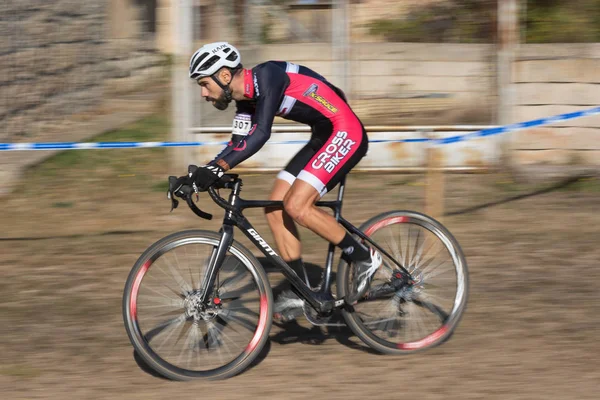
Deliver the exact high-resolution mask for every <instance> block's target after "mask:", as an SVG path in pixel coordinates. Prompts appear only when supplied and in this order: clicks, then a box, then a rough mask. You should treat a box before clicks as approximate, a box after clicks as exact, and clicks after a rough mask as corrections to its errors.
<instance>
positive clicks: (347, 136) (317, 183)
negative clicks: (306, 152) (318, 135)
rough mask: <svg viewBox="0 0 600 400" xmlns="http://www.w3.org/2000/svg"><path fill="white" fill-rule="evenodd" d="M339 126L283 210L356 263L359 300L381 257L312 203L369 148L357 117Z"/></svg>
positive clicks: (304, 172) (300, 176)
mask: <svg viewBox="0 0 600 400" xmlns="http://www.w3.org/2000/svg"><path fill="white" fill-rule="evenodd" d="M339 125H340V126H336V125H334V130H333V132H334V133H333V134H330V136H329V139H328V140H327V141H326V142H325V144H324V145H323V147H322V148H321V149H319V151H317V154H316V155H315V156H314V157H313V158H312V159H311V160H310V161H309V163H308V164H307V165H306V166H305V168H304V169H303V170H302V171H301V172H300V173H299V174H298V179H296V181H294V184H293V185H292V187H291V188H290V190H289V191H288V192H287V194H286V195H285V198H284V207H285V211H286V212H287V213H288V214H289V215H290V217H292V218H293V219H294V221H296V222H297V223H299V224H300V225H302V226H304V227H306V228H308V229H310V230H312V231H313V232H315V233H316V234H318V235H319V236H321V237H323V238H324V239H326V240H327V241H329V242H330V243H333V244H334V245H337V246H338V247H340V248H341V249H342V251H343V252H344V256H345V257H346V259H347V260H349V261H350V262H353V263H354V264H355V268H356V271H357V275H358V277H359V278H358V279H357V282H358V286H357V290H356V294H357V296H359V297H361V296H362V295H363V294H364V293H366V291H367V290H368V287H369V283H370V280H371V278H372V276H373V275H374V273H375V272H376V271H377V269H378V268H379V266H380V265H381V263H382V259H381V255H380V254H379V253H378V252H377V251H374V250H373V249H369V248H368V247H367V246H365V245H364V244H362V243H361V242H359V241H358V240H357V239H356V238H354V237H353V236H352V235H350V234H349V233H348V232H346V230H345V229H344V228H343V227H342V226H341V225H340V224H339V223H338V222H337V221H336V220H335V218H334V217H333V216H331V215H330V214H327V213H326V212H324V211H323V210H321V209H320V208H318V207H316V206H315V202H316V201H317V200H318V199H319V198H320V197H321V196H323V195H324V194H325V193H327V191H329V190H331V189H333V187H335V186H336V185H337V184H338V183H339V182H340V181H341V179H342V178H343V177H344V176H345V175H346V174H347V173H348V172H349V171H350V170H351V169H352V168H353V167H354V166H355V165H356V164H357V163H358V162H359V161H360V159H361V158H362V157H363V156H364V155H365V154H366V152H367V149H368V138H367V135H366V132H365V131H364V127H363V126H362V124H361V123H360V121H359V120H358V118H356V117H354V118H348V119H345V120H344V123H342V124H339ZM357 298H358V297H357Z"/></svg>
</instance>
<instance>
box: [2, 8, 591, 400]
mask: <svg viewBox="0 0 600 400" xmlns="http://www.w3.org/2000/svg"><path fill="white" fill-rule="evenodd" d="M0 33H1V39H0V123H1V124H0V127H1V128H0V143H25V142H87V141H94V142H97V141H142V142H145V141H226V140H229V137H230V133H229V132H228V131H229V128H230V126H231V120H232V116H233V113H234V107H230V109H228V110H227V111H226V112H219V111H217V110H216V109H214V108H213V107H212V105H211V104H210V103H206V102H205V101H203V100H202V99H201V98H200V91H199V90H198V87H197V85H196V84H195V82H193V81H190V80H189V79H188V76H187V71H188V61H189V58H190V56H191V55H192V54H193V52H194V51H195V50H196V49H197V48H198V47H200V46H201V45H203V44H205V43H207V42H213V41H222V40H225V41H229V42H230V43H232V44H234V45H235V46H236V47H238V49H240V50H241V52H242V62H243V64H244V66H245V67H246V68H251V67H253V66H254V65H256V64H258V63H260V62H263V61H266V60H271V59H275V60H286V61H291V62H295V63H299V64H303V65H306V66H308V67H310V68H313V69H315V70H316V71H317V72H319V73H321V74H323V75H324V76H325V77H327V78H328V79H329V80H330V81H332V82H333V83H334V84H336V85H338V86H339V87H340V88H342V89H343V90H344V91H345V92H346V94H347V95H348V98H349V102H350V104H351V106H352V107H353V109H354V110H355V111H356V113H357V114H358V116H359V117H360V118H361V119H362V120H363V122H364V124H365V125H366V126H367V130H368V132H369V136H370V138H371V139H372V140H377V139H409V138H411V139H412V138H424V137H434V138H443V137H447V136H453V135H457V134H463V133H468V132H473V131H477V130H479V129H483V128H487V127H493V126H499V125H505V124H512V123H517V122H522V121H527V120H532V119H537V118H542V117H550V116H554V115H558V114H562V113H566V112H572V111H579V110H585V109H589V108H592V107H597V106H598V105H600V90H599V88H600V86H599V85H600V0H570V1H560V0H395V1H392V0H270V1H269V0H95V1H89V0H8V1H3V2H1V3H0ZM275 122H276V125H275V127H274V130H273V136H272V140H273V141H285V140H298V139H303V138H306V139H307V138H308V135H309V133H308V132H306V130H303V129H304V128H303V127H302V126H299V125H294V124H290V122H289V121H285V120H282V119H280V118H278V117H277V118H276V121H275ZM299 147H301V146H300V145H293V144H273V145H270V144H267V145H266V146H265V148H263V149H262V150H261V152H260V153H259V154H258V155H256V156H254V157H252V158H250V159H249V160H247V161H246V162H245V163H244V164H242V165H241V166H240V167H241V168H239V169H238V170H240V171H242V172H244V173H246V174H247V180H246V181H245V183H246V187H247V189H246V190H247V192H246V193H247V197H248V198H259V197H264V194H265V193H267V192H268V190H269V189H270V187H271V184H272V181H273V179H274V172H275V171H278V170H279V169H280V168H281V167H282V166H284V165H285V164H286V162H287V161H288V160H289V159H290V158H291V156H292V155H293V154H294V153H295V151H297V150H298V148H299ZM219 149H220V146H202V147H193V148H192V147H189V148H179V149H168V150H167V149H165V148H148V149H116V150H76V151H66V152H56V151H11V152H8V151H0V206H1V207H0V226H2V233H1V234H0V236H1V237H0V271H1V273H2V282H0V319H1V323H0V345H1V348H2V351H1V352H0V397H1V398H6V399H16V398H27V399H29V398H52V399H54V398H56V399H59V398H60V399H81V398H144V399H151V398H165V397H166V396H175V395H178V394H180V393H181V390H183V389H182V387H183V386H177V385H169V384H168V383H167V382H165V381H162V380H160V379H157V378H154V377H152V376H150V375H148V374H146V373H144V372H143V371H142V369H140V367H138V365H136V363H135V361H134V357H133V356H132V348H131V346H130V344H129V342H128V339H127V336H126V334H125V331H124V329H123V326H122V321H121V315H120V312H121V310H120V301H121V295H122V288H123V285H124V283H125V279H126V277H127V274H128V272H129V269H130V267H131V266H132V265H133V263H134V262H135V260H136V259H137V257H138V256H139V254H141V253H142V252H143V251H144V249H145V248H146V247H148V246H149V245H150V244H151V243H153V242H154V241H156V240H158V239H159V238H160V237H162V236H165V235H167V234H169V233H172V232H175V231H178V230H181V229H184V228H197V227H198V226H199V225H200V226H201V227H202V228H203V229H218V227H219V221H220V218H219V217H220V214H218V213H219V209H218V208H216V207H215V206H213V205H212V204H205V207H204V208H206V209H207V210H208V211H210V212H213V213H215V215H216V217H215V221H212V222H201V224H199V221H197V220H196V219H195V218H190V217H193V215H192V214H190V213H189V211H188V210H187V209H183V207H181V208H182V209H178V210H177V211H176V212H174V213H169V210H168V208H169V205H168V202H167V201H166V200H165V192H166V190H167V185H166V177H167V176H168V175H182V174H183V172H185V168H186V166H187V165H188V164H189V163H195V164H203V163H205V162H206V161H208V160H210V159H212V158H213V157H214V155H215V154H216V153H217V152H218V151H219ZM599 166H600V115H595V116H588V117H584V118H579V119H572V120H569V121H564V122H560V123H553V124H549V125H545V126H542V127H535V128H530V129H525V130H519V131H516V132H512V133H504V134H501V135H495V136H490V137H484V138H478V139H474V140H469V141H464V142H460V143H453V144H451V145H445V146H439V147H431V146H428V145H427V144H425V143H373V144H372V145H371V147H370V151H369V154H368V156H367V157H365V159H364V160H363V161H362V162H361V163H360V164H359V166H358V168H357V169H360V170H362V173H357V174H351V177H350V178H349V189H348V193H347V195H346V198H347V204H345V208H344V213H345V214H346V213H347V214H346V215H347V218H348V219H349V220H351V221H352V222H356V224H357V225H358V224H360V223H361V222H362V221H364V220H366V219H368V218H369V217H370V216H372V215H373V213H374V212H375V211H374V209H375V208H377V211H384V210H387V209H414V210H417V211H427V212H429V213H432V214H433V215H435V216H436V217H439V218H440V219H442V221H443V222H444V223H445V224H446V225H447V226H448V227H449V229H450V230H451V231H452V232H453V234H454V235H455V236H456V237H457V239H458V240H459V242H461V244H462V246H463V248H464V250H465V253H466V255H467V261H468V263H469V267H470V269H471V279H472V283H471V284H472V287H471V293H472V295H471V299H470V303H469V307H468V311H467V314H466V317H465V319H464V322H462V323H461V325H460V327H459V329H458V331H457V333H456V335H455V336H454V337H453V338H452V339H451V340H450V341H449V342H448V343H446V344H444V345H443V346H441V347H440V348H437V349H434V350H432V351H429V352H426V353H422V354H419V355H415V356H411V357H406V358H385V357H383V358H382V357H378V356H376V355H373V354H371V353H369V352H368V351H361V350H360V349H361V344H360V342H358V341H353V339H352V338H350V339H349V340H350V342H351V343H350V344H349V342H348V341H347V340H346V341H344V340H341V339H340V340H337V341H335V340H330V339H333V338H338V339H339V337H343V338H345V339H348V337H347V335H346V336H344V335H342V336H339V332H329V331H327V330H323V331H321V330H319V329H316V330H314V329H312V328H310V327H306V326H305V325H306V324H302V323H301V324H300V325H302V326H303V327H300V326H299V327H297V328H293V329H292V328H290V329H288V330H286V329H279V330H277V329H275V330H274V332H273V336H272V345H273V347H272V349H271V350H270V351H269V350H268V349H267V352H268V353H269V355H268V357H266V358H265V359H264V361H260V362H259V365H258V366H257V367H255V368H252V369H251V370H249V371H248V372H247V373H245V374H243V375H242V376H241V377H238V378H235V380H230V381H228V382H226V383H223V384H219V386H218V389H217V387H216V386H212V385H208V384H206V383H194V384H190V386H185V387H186V388H190V387H191V388H192V389H195V390H202V391H209V390H210V392H207V393H211V395H212V394H220V395H221V397H222V398H227V399H235V398H247V397H248V396H250V397H258V396H261V397H270V398H298V399H302V398H307V397H308V396H314V395H322V394H323V393H325V394H326V395H327V397H328V398H356V397H358V396H360V397H365V396H377V397H379V398H382V399H386V398H398V396H399V395H400V394H401V393H400V394H399V393H398V392H394V391H390V387H391V386H393V385H392V383H394V384H395V383H398V382H399V383H400V386H401V387H403V388H406V387H410V388H411V390H412V392H413V394H418V395H419V397H421V398H425V399H427V398H438V397H437V396H440V395H444V396H445V397H450V398H465V397H466V398H482V397H485V398H488V399H489V398H498V399H506V398H541V397H542V396H543V397H544V398H547V399H550V398H553V399H554V398H555V399H567V398H576V399H584V398H590V399H592V398H595V396H596V395H593V393H597V391H598V389H599V387H598V382H600V375H599V374H600V372H599V371H600V368H598V367H600V365H599V364H598V359H597V356H594V354H596V355H597V354H600V348H599V347H598V343H597V340H595V337H596V336H597V333H598V332H599V331H600V322H599V321H600V320H599V319H598V316H597V311H598V306H599V305H600V298H599V294H598V293H599V292H598V290H597V284H596V282H598V278H600V272H599V270H598V268H597V266H598V261H599V260H600V250H599V249H598V239H599V238H600V234H599V231H598V228H597V227H598V225H599V224H600V219H599V218H600V213H599V212H598V210H600V207H599V205H600V181H599V179H598V168H599ZM383 171H385V172H386V173H387V174H386V175H384V176H385V177H384V178H382V175H381V172H383ZM441 171H443V172H444V173H440V172H441ZM384 181H385V190H382V184H383V182H384ZM375 198H376V200H374V199H375ZM375 201H376V203H374V202H375ZM373 204H377V207H373ZM379 208H381V210H379ZM249 216H250V219H251V220H252V222H253V223H255V222H256V226H257V230H259V231H260V232H261V234H263V236H264V237H265V238H266V239H268V241H271V237H270V236H269V234H268V230H267V227H266V224H265V223H264V221H262V220H263V219H264V217H263V215H262V213H261V212H260V211H256V213H252V212H250V213H249ZM258 221H262V222H258ZM238 236H239V235H238ZM238 236H236V238H239V237H238ZM239 239H242V238H239ZM303 241H305V246H306V249H307V250H306V257H305V259H306V260H308V261H309V262H311V263H313V264H314V265H315V267H316V268H318V265H320V264H321V263H322V262H323V252H324V250H325V245H324V244H323V243H322V241H320V239H319V238H316V237H313V236H311V235H310V233H307V232H304V233H303ZM242 242H243V243H245V244H247V242H244V240H242ZM317 270H318V269H317ZM272 272H273V271H270V277H273V278H274V279H275V281H274V282H277V280H276V279H279V278H280V276H279V275H277V274H274V273H272ZM573 281H576V287H573V284H572V283H573ZM354 339H355V338H354ZM306 342H313V344H314V342H317V343H319V344H322V346H321V347H311V346H307V345H306V344H305V343H306ZM362 350H364V349H362ZM315 360H316V361H315ZM340 366H342V367H343V368H342V367H340ZM332 367H333V368H332ZM338 367H340V368H339V370H338V369H337V368H338ZM409 367H410V368H409ZM298 371H303V372H302V373H298ZM365 376H373V377H374V378H373V379H372V380H368V381H366V380H365V379H364V377H365ZM334 381H339V382H343V385H338V386H337V387H336V386H335V385H334V384H333V383H332V382H334ZM290 385H292V386H293V388H294V389H293V390H292V391H289V387H290ZM240 387H243V388H245V389H246V390H240ZM132 388H133V389H132ZM382 388H385V390H384V391H382V390H383V389H382ZM334 389H335V390H334ZM219 390H222V392H220V393H219ZM317 390H319V391H320V392H319V393H316V391H317ZM285 393H287V394H286V395H285V397H283V394H285Z"/></svg>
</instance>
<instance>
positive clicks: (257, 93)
mask: <svg viewBox="0 0 600 400" xmlns="http://www.w3.org/2000/svg"><path fill="white" fill-rule="evenodd" d="M253 75H254V76H253V78H252V79H253V81H254V93H256V96H260V90H258V79H256V74H253Z"/></svg>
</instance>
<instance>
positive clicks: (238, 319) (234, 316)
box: [219, 310, 258, 332]
mask: <svg viewBox="0 0 600 400" xmlns="http://www.w3.org/2000/svg"><path fill="white" fill-rule="evenodd" d="M227 311H229V310H227ZM243 316H245V314H243V313H241V312H237V311H229V312H221V313H220V314H219V317H221V318H223V319H224V320H225V321H227V322H235V323H237V324H238V325H240V326H241V327H243V328H245V329H247V330H248V331H250V332H254V331H256V327H257V325H258V319H257V321H256V322H254V323H253V322H250V321H248V320H247V319H246V318H243ZM256 316H257V317H258V313H256Z"/></svg>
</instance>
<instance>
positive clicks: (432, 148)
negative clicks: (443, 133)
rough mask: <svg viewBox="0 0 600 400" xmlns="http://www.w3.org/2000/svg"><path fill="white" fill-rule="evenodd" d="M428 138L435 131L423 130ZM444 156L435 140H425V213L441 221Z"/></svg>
mask: <svg viewBox="0 0 600 400" xmlns="http://www.w3.org/2000/svg"><path fill="white" fill-rule="evenodd" d="M423 133H424V135H425V136H427V137H428V138H429V139H435V138H436V135H435V132H432V131H424V132H423ZM443 161H444V156H443V153H442V149H441V148H440V146H439V145H436V144H435V142H427V176H426V182H425V214H427V215H429V216H430V217H432V218H435V219H437V220H438V221H440V222H441V220H442V218H443V216H444V183H445V182H444V165H443V164H444V163H443Z"/></svg>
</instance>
